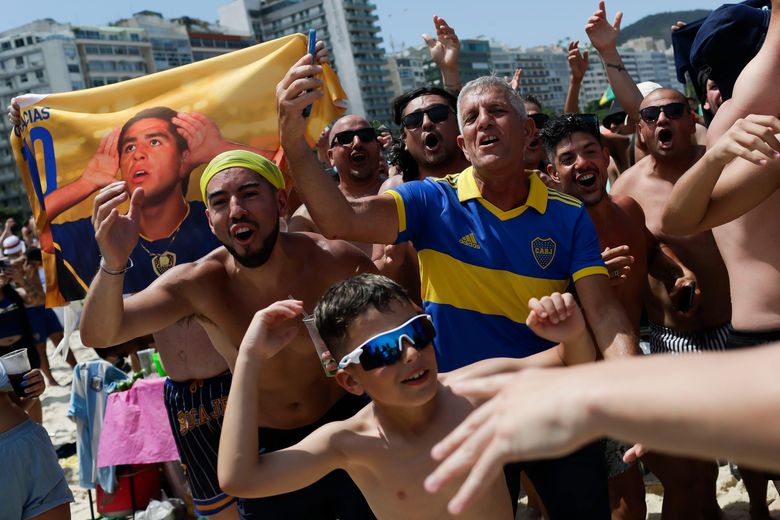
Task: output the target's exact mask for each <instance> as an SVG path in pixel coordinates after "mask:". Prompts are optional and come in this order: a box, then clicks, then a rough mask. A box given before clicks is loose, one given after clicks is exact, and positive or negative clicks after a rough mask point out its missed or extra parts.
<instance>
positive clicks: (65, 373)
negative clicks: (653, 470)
mask: <svg viewBox="0 0 780 520" xmlns="http://www.w3.org/2000/svg"><path fill="white" fill-rule="evenodd" d="M71 344H73V345H75V347H74V352H75V354H76V357H77V359H78V360H79V361H81V362H83V361H88V360H90V359H96V358H97V355H95V353H94V351H92V350H91V349H86V348H84V347H82V346H80V343H79V342H78V333H76V334H75V335H74V338H73V341H72V343H71ZM52 351H53V348H52V345H51V344H49V353H50V354H51V352H52ZM51 364H52V372H53V373H54V377H55V378H56V379H57V380H58V381H59V382H60V383H62V384H63V386H60V387H55V386H50V387H47V388H46V392H45V393H44V394H43V396H42V398H41V399H42V402H43V425H44V426H45V427H46V430H47V431H48V432H49V436H50V437H51V440H52V443H53V444H54V446H55V448H56V447H58V446H61V445H63V444H67V443H70V442H75V440H76V425H75V423H74V422H73V421H71V420H70V419H69V418H68V417H67V415H66V414H67V411H68V405H69V403H70V384H69V383H70V381H71V379H72V373H71V370H70V367H69V366H68V365H67V364H66V363H64V362H63V361H61V360H59V359H57V360H53V361H52V362H51ZM60 465H62V467H63V468H64V469H65V474H66V476H67V478H68V483H69V484H70V488H71V490H72V491H73V496H74V498H75V499H76V501H75V503H73V504H71V517H72V519H73V520H88V519H89V518H90V513H89V498H88V496H87V492H86V490H83V489H81V488H80V487H79V485H78V461H77V457H76V455H74V456H72V457H70V458H68V459H61V460H60ZM661 493H662V489H661V486H660V485H658V484H656V485H650V486H648V487H647V496H646V500H647V511H648V516H647V518H648V519H654V520H660V518H661V503H662V500H663V498H662V495H661ZM94 495H95V494H94V492H93V494H92V496H93V498H94ZM767 496H768V500H769V501H771V502H773V503H772V504H771V506H770V507H772V506H775V507H778V506H780V500H778V494H777V491H776V490H775V488H774V486H772V485H770V486H769V492H768V495H767ZM524 501H525V499H523V502H524ZM718 502H719V503H720V506H721V507H722V508H723V511H724V518H725V519H728V520H749V519H750V515H749V514H748V496H747V493H746V492H745V487H744V486H743V485H742V482H738V481H737V480H736V479H735V478H734V477H733V476H731V473H730V472H729V468H728V466H723V467H721V468H720V475H719V476H718ZM524 509H525V508H524V504H522V503H521V506H520V510H519V511H518V518H519V519H522V518H525V512H524ZM772 518H773V519H777V520H780V511H776V512H773V513H772Z"/></svg>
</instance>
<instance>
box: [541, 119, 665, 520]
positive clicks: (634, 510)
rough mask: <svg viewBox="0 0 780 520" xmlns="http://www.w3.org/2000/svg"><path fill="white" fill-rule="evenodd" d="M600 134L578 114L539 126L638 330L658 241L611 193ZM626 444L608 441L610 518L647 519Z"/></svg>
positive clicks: (636, 212) (632, 207)
mask: <svg viewBox="0 0 780 520" xmlns="http://www.w3.org/2000/svg"><path fill="white" fill-rule="evenodd" d="M600 137H601V136H600V134H599V129H598V127H597V126H595V125H592V124H588V122H587V121H585V120H584V119H583V118H581V117H579V116H577V115H574V114H567V115H563V116H559V117H556V118H554V119H552V120H551V121H550V122H549V123H547V125H546V126H545V127H544V130H543V131H542V132H541V138H542V141H543V143H544V147H545V149H546V150H547V153H548V156H549V159H550V163H549V164H548V166H547V172H548V174H549V175H550V177H551V178H552V179H553V181H554V182H555V183H556V185H557V188H558V189H559V190H560V191H562V192H564V193H566V194H567V195H571V196H573V197H576V198H578V199H580V200H581V201H583V202H584V203H585V207H586V208H587V210H588V214H589V215H590V218H591V220H592V221H593V225H594V226H595V228H596V233H597V234H598V236H599V244H600V246H601V248H602V249H603V253H602V258H604V260H605V262H606V264H607V268H608V269H609V272H610V280H611V281H612V287H613V290H614V291H615V293H616V296H617V297H618V299H619V300H620V302H621V303H622V304H623V307H624V308H625V310H626V313H627V314H628V317H629V320H630V321H631V323H632V324H633V325H634V327H635V332H636V334H637V335H639V321H640V318H641V314H642V308H643V305H642V296H643V292H644V288H645V284H646V280H647V271H648V262H649V259H648V257H649V256H650V254H651V252H652V255H653V256H656V255H655V253H656V251H657V247H658V244H657V242H656V241H655V239H654V238H653V236H652V235H650V234H649V232H647V229H646V228H645V215H644V212H643V211H642V208H640V207H639V205H638V204H637V203H636V201H634V200H633V199H632V198H630V197H621V196H610V195H608V194H607V191H606V185H607V167H608V165H609V158H610V156H609V150H608V149H607V147H606V146H602V143H601V140H600ZM660 256H663V255H660ZM622 449H623V448H622V447H621V446H620V444H619V443H617V442H616V441H613V440H611V439H610V440H608V441H607V468H608V470H609V478H610V480H609V491H610V500H611V503H612V518H613V519H618V518H638V519H644V517H645V515H646V506H645V499H644V495H645V493H644V482H643V481H642V475H641V473H640V472H639V470H638V468H637V466H636V465H626V464H624V463H623V461H622V453H621V451H622Z"/></svg>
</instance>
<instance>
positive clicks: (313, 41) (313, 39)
mask: <svg viewBox="0 0 780 520" xmlns="http://www.w3.org/2000/svg"><path fill="white" fill-rule="evenodd" d="M316 46H317V30H316V29H309V51H308V52H309V54H311V56H312V58H315V57H316V55H317V51H316ZM316 61H317V60H316V59H315V60H314V62H315V63H316ZM307 92H308V91H307ZM309 115H311V105H309V106H307V107H306V108H304V109H303V117H309Z"/></svg>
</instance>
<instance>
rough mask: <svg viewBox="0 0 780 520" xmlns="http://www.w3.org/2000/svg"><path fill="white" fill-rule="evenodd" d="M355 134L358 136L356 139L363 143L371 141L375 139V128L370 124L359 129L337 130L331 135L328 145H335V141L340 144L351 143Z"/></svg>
mask: <svg viewBox="0 0 780 520" xmlns="http://www.w3.org/2000/svg"><path fill="white" fill-rule="evenodd" d="M355 136H358V139H360V141H361V142H363V143H370V142H371V141H376V130H374V129H373V127H370V126H369V127H366V128H361V129H359V130H344V131H343V132H339V133H337V134H336V135H334V136H333V139H332V140H331V142H330V147H331V148H333V147H334V146H336V143H338V144H340V145H341V146H346V145H348V144H352V141H353V140H354V139H355Z"/></svg>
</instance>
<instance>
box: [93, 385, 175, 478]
mask: <svg viewBox="0 0 780 520" xmlns="http://www.w3.org/2000/svg"><path fill="white" fill-rule="evenodd" d="M164 385H165V378H164V377H155V378H153V379H139V380H138V381H136V382H135V383H134V384H133V387H132V388H131V389H130V390H127V391H124V392H115V393H112V394H110V395H109V396H108V402H107V403H106V415H105V418H104V419H103V429H102V431H101V432H100V445H99V446H98V454H97V465H98V467H101V468H102V467H104V466H119V465H120V464H151V463H154V462H167V461H169V460H179V452H178V451H176V443H175V441H174V440H173V434H172V433H171V425H170V423H169V422H168V413H167V412H166V411H165V404H164V403H163V387H164Z"/></svg>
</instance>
